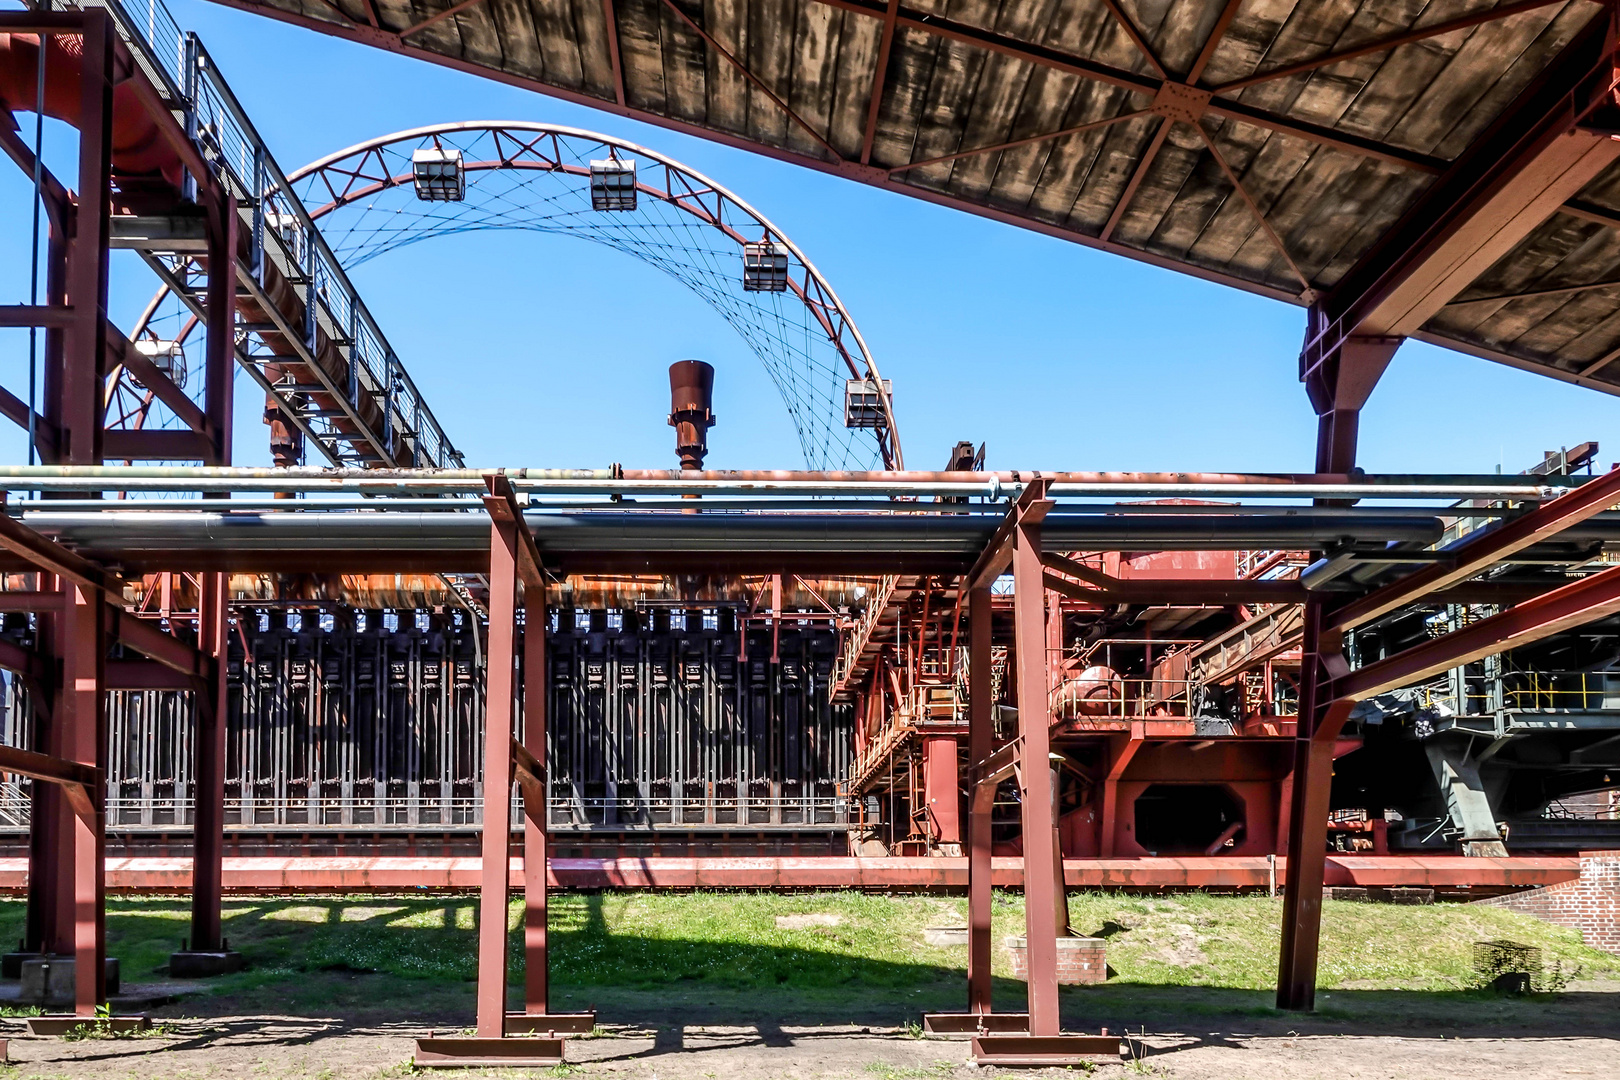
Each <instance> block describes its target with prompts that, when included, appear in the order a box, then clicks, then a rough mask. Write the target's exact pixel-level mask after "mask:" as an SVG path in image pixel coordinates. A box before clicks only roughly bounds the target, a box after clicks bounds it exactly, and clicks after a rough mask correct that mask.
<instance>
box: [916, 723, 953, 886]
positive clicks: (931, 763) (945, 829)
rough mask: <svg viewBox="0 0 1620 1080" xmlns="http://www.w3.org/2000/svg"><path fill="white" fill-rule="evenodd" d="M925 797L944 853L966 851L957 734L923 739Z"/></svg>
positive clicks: (937, 841) (935, 833)
mask: <svg viewBox="0 0 1620 1080" xmlns="http://www.w3.org/2000/svg"><path fill="white" fill-rule="evenodd" d="M922 752H923V798H924V799H926V800H927V806H928V820H929V822H930V823H931V824H932V825H933V826H934V839H935V841H936V843H937V844H938V845H939V851H940V854H942V855H952V856H954V855H960V854H961V853H962V809H961V806H962V791H961V787H962V785H961V779H960V776H959V768H958V765H957V747H956V736H954V735H929V736H926V737H925V738H924V739H923V741H922Z"/></svg>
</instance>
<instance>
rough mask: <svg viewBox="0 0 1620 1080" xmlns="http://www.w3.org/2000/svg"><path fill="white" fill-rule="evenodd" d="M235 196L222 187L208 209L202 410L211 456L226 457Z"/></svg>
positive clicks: (232, 369) (224, 460)
mask: <svg viewBox="0 0 1620 1080" xmlns="http://www.w3.org/2000/svg"><path fill="white" fill-rule="evenodd" d="M236 228H237V216H236V199H235V198H233V197H232V196H231V195H229V194H228V193H226V192H224V191H223V190H221V191H220V193H219V195H218V197H217V198H216V199H214V200H213V205H211V206H210V207H209V208H208V294H207V298H206V305H207V311H208V338H207V352H206V354H205V357H204V369H205V372H204V373H205V380H204V386H203V414H204V416H205V418H206V419H207V421H208V427H209V431H208V435H209V438H210V440H211V441H212V443H213V448H214V459H215V460H214V461H212V462H210V463H209V464H214V465H229V464H230V462H231V404H232V401H233V400H234V396H233V394H232V393H231V391H232V386H233V384H232V379H231V376H232V375H234V374H235V373H236Z"/></svg>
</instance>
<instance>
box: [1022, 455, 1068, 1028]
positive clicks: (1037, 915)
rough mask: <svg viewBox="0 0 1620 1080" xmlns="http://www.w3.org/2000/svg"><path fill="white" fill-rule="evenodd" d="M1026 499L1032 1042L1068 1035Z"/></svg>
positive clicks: (1042, 600)
mask: <svg viewBox="0 0 1620 1080" xmlns="http://www.w3.org/2000/svg"><path fill="white" fill-rule="evenodd" d="M1044 487H1045V485H1043V484H1031V485H1030V489H1031V490H1034V489H1036V488H1040V489H1041V490H1040V491H1039V492H1038V493H1037V495H1036V497H1035V498H1033V499H1029V500H1026V499H1024V498H1022V497H1020V499H1019V500H1018V503H1017V504H1015V505H1014V507H1013V509H1012V511H1010V512H1009V519H1010V520H1011V521H1012V523H1013V528H1012V530H1011V532H1012V545H1011V546H1012V571H1013V638H1014V641H1013V650H1014V652H1015V654H1016V659H1017V664H1018V690H1017V695H1018V734H1019V739H1020V742H1021V743H1022V752H1021V753H1020V755H1019V757H1020V760H1021V761H1022V762H1023V768H1021V769H1020V770H1019V781H1020V782H1019V789H1020V790H1019V810H1020V818H1021V820H1022V833H1023V844H1024V851H1023V854H1024V893H1025V897H1024V933H1025V946H1026V950H1027V952H1026V955H1027V956H1028V960H1029V976H1028V986H1029V1034H1030V1036H1031V1037H1034V1038H1039V1037H1044V1036H1054V1035H1057V1034H1059V1033H1060V1032H1061V1030H1062V1023H1061V1020H1060V1018H1059V1012H1058V981H1057V980H1058V972H1057V935H1058V929H1059V927H1058V924H1057V906H1056V905H1057V903H1058V898H1059V897H1061V895H1062V891H1063V882H1062V880H1061V879H1060V878H1059V877H1058V876H1057V875H1056V874H1055V873H1054V869H1055V868H1056V866H1057V865H1058V858H1059V856H1058V853H1057V850H1056V845H1057V832H1056V830H1055V829H1054V827H1053V824H1054V821H1055V818H1054V813H1055V809H1056V806H1055V803H1054V801H1053V798H1054V793H1053V788H1052V770H1051V768H1050V767H1049V766H1048V758H1049V757H1050V755H1051V749H1052V731H1051V712H1050V706H1049V705H1048V703H1047V685H1046V589H1045V587H1044V584H1043V582H1042V577H1043V573H1044V571H1043V569H1042V567H1041V532H1040V520H1041V518H1042V517H1044V516H1045V511H1044V510H1043V509H1042V506H1043V504H1044V502H1045V500H1044V499H1042V498H1041V496H1042V495H1044V494H1045V491H1044Z"/></svg>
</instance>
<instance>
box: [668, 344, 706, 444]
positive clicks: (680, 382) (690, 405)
mask: <svg viewBox="0 0 1620 1080" xmlns="http://www.w3.org/2000/svg"><path fill="white" fill-rule="evenodd" d="M713 404H714V366H713V365H712V364H707V363H705V362H704V361H702V360H678V361H676V362H675V363H673V364H671V365H669V424H670V426H671V427H673V428H674V429H675V452H676V453H677V454H679V455H680V459H681V468H682V469H683V470H686V469H692V470H696V469H701V468H703V459H704V457H705V456H706V455H707V454H708V453H709V429H710V428H711V427H713V426H714V422H715V421H714V411H713V409H712V406H713Z"/></svg>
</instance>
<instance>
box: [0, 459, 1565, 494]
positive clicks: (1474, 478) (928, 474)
mask: <svg viewBox="0 0 1620 1080" xmlns="http://www.w3.org/2000/svg"><path fill="white" fill-rule="evenodd" d="M492 472H501V473H504V474H505V475H506V477H507V479H509V480H510V481H512V482H513V483H514V484H519V485H525V486H532V485H535V484H538V483H540V482H550V481H564V480H574V481H624V482H639V481H660V480H661V481H668V482H670V483H697V482H714V483H732V484H749V485H755V484H761V483H788V482H793V483H828V484H852V485H861V486H864V487H866V488H868V489H870V488H872V487H876V486H881V485H886V484H971V485H977V486H984V485H988V484H992V483H998V484H1000V485H1003V486H1007V485H1013V486H1014V487H1015V488H1016V489H1021V487H1022V485H1023V484H1024V483H1025V482H1026V481H1028V480H1029V479H1031V478H1033V477H1035V476H1042V477H1045V478H1046V479H1047V480H1048V481H1049V482H1050V483H1052V484H1061V485H1102V486H1107V487H1110V488H1113V487H1118V486H1131V485H1155V486H1164V487H1174V488H1186V487H1189V486H1202V487H1209V486H1216V487H1231V486H1238V487H1265V486H1294V487H1298V486H1299V485H1308V484H1324V485H1336V486H1352V487H1356V488H1358V489H1359V488H1362V487H1365V486H1368V485H1373V486H1386V487H1387V486H1394V487H1400V486H1407V487H1413V486H1429V487H1433V486H1444V487H1467V488H1469V489H1470V491H1471V493H1472V494H1473V495H1475V496H1476V497H1481V498H1485V497H1489V492H1490V491H1492V490H1511V491H1513V492H1515V493H1516V492H1520V491H1523V490H1526V489H1528V488H1531V487H1538V488H1554V489H1562V488H1569V487H1578V486H1580V485H1581V484H1583V483H1586V482H1587V481H1588V480H1590V479H1592V478H1591V477H1588V476H1537V477H1534V478H1533V479H1534V480H1535V481H1536V482H1537V483H1536V485H1531V484H1529V483H1528V481H1529V480H1530V479H1532V478H1530V477H1504V476H1502V475H1500V474H1495V473H1383V474H1369V473H1356V474H1354V475H1349V474H1344V473H1187V472H1153V473H1141V472H1130V473H1122V472H1051V471H1042V472H1034V471H1027V470H1026V471H1017V470H1003V471H999V472H962V471H945V470H937V471H928V470H907V471H895V472H884V471H877V470H874V471H838V470H796V469H750V470H724V469H720V470H715V469H711V470H708V471H705V472H698V473H682V472H681V471H679V470H674V469H625V468H620V467H614V468H611V469H534V468H513V469H324V468H317V467H313V466H300V467H295V468H282V469H273V468H265V467H254V466H229V467H223V466H212V467H210V466H184V465H174V466H165V465H0V481H3V482H4V483H5V486H6V487H7V488H9V489H10V490H19V491H20V490H26V486H25V485H24V484H22V483H20V482H22V481H29V480H53V479H100V480H113V481H120V482H122V481H125V480H135V479H153V480H168V481H180V480H185V481H193V480H204V479H220V480H243V481H247V480H286V481H321V482H338V481H347V480H365V481H375V482H382V481H389V482H394V481H417V482H428V483H450V482H454V481H460V482H462V483H464V484H466V485H469V486H468V488H467V490H478V491H482V490H483V489H484V488H483V485H484V478H485V477H486V476H487V475H489V474H490V473H492ZM109 486H118V485H109ZM1013 493H1016V490H1015V491H1014V492H1013Z"/></svg>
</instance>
